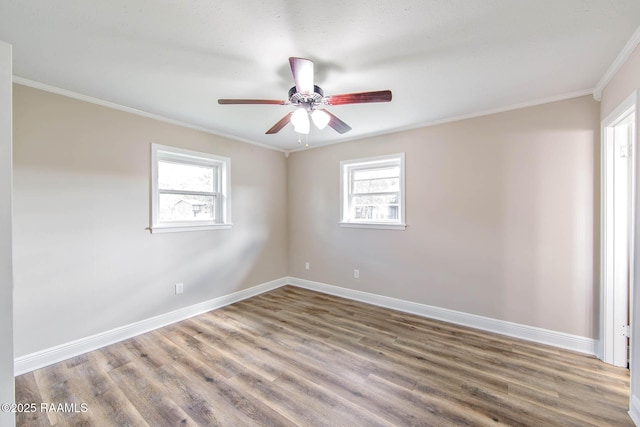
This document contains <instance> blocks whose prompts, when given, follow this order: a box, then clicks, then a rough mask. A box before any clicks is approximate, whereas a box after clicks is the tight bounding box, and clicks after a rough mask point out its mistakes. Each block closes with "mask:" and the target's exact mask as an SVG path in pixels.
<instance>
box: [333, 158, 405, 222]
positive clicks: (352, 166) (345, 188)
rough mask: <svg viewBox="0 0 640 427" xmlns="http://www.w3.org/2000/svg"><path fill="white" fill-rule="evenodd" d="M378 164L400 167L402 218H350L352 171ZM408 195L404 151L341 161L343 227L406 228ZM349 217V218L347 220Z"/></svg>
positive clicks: (400, 207)
mask: <svg viewBox="0 0 640 427" xmlns="http://www.w3.org/2000/svg"><path fill="white" fill-rule="evenodd" d="M377 165H380V166H381V167H382V166H387V165H393V166H396V165H397V166H399V167H400V177H399V178H400V182H399V187H400V191H398V193H399V195H400V203H399V209H400V218H398V220H397V221H394V220H389V221H383V222H375V221H371V222H369V221H357V220H348V219H349V217H350V213H349V211H350V209H349V204H350V199H351V176H352V175H351V173H352V172H351V171H352V170H358V169H371V168H375V167H376V166H377ZM405 206H406V195H405V154H404V152H401V153H395V154H387V155H382V156H375V157H366V158H360V159H350V160H342V161H341V162H340V216H339V218H340V220H339V224H340V226H341V227H355V228H379V229H386V230H404V229H405V228H406V212H405ZM345 219H347V220H345Z"/></svg>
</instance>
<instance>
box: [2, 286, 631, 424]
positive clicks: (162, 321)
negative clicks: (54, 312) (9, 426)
mask: <svg viewBox="0 0 640 427" xmlns="http://www.w3.org/2000/svg"><path fill="white" fill-rule="evenodd" d="M287 284H289V285H292V286H297V287H300V288H304V289H310V290H314V291H318V292H322V293H325V294H330V295H335V296H339V297H343V298H347V299H351V300H354V301H360V302H364V303H368V304H373V305H377V306H380V307H386V308H391V309H394V310H398V311H403V312H406V313H411V314H416V315H419V316H424V317H428V318H432V319H438V320H443V321H445V322H450V323H454V324H457V325H463V326H469V327H472V328H476V329H481V330H485V331H489V332H495V333H498V334H502V335H507V336H511V337H515V338H521V339H524V340H528V341H533V342H537V343H541V344H547V345H552V346H556V347H560V348H565V349H569V350H573V351H578V352H581V353H587V354H591V355H593V354H595V352H596V341H595V340H593V339H590V338H585V337H579V336H576V335H570V334H565V333H563V332H556V331H551V330H548V329H542V328H536V327H533V326H526V325H521V324H518V323H512V322H506V321H503V320H496V319H491V318H488V317H483V316H477V315H474V314H468V313H463V312H460V311H454V310H449V309H446V308H439V307H434V306H430V305H426V304H419V303H415V302H411V301H405V300H401V299H397V298H391V297H385V296H382V295H376V294H372V293H368V292H362V291H356V290H353V289H347V288H341V287H338V286H333V285H328V284H326V283H320V282H314V281H311V280H305V279H299V278H296V277H283V278H281V279H276V280H272V281H270V282H267V283H263V284H260V285H257V286H253V287H251V288H248V289H243V290H241V291H238V292H234V293H232V294H229V295H224V296H221V297H218V298H214V299H211V300H208V301H204V302H201V303H198V304H194V305H191V306H189V307H184V308H181V309H179V310H175V311H172V312H169V313H165V314H162V315H159V316H156V317H152V318H149V319H145V320H141V321H139V322H136V323H132V324H130V325H125V326H122V327H120V328H116V329H112V330H109V331H106V332H101V333H99V334H96V335H92V336H89V337H85V338H81V339H79V340H76V341H72V342H69V343H65V344H61V345H58V346H56V347H51V348H48V349H44V350H41V351H38V352H35V353H31V354H27V355H25V356H20V357H17V358H15V360H14V372H15V375H16V376H18V375H22V374H24V373H27V372H31V371H33V370H35V369H39V368H43V367H45V366H49V365H52V364H54V363H57V362H61V361H63V360H66V359H70V358H72V357H75V356H78V355H81V354H84V353H87V352H89V351H93V350H96V349H99V348H102V347H105V346H107V345H110V344H114V343H117V342H120V341H123V340H126V339H129V338H133V337H135V336H137V335H140V334H143V333H145V332H149V331H152V330H154V329H158V328H161V327H163V326H167V325H170V324H172V323H176V322H179V321H181V320H184V319H188V318H190V317H193V316H197V315H199V314H202V313H206V312H207V311H211V310H215V309H216V308H220V307H224V306H226V305H229V304H233V303H234V302H238V301H242V300H244V299H247V298H251V297H253V296H256V295H259V294H262V293H264V292H268V291H271V290H273V289H276V288H279V287H281V286H284V285H287ZM636 409H637V411H636V412H635V414H636V415H637V416H638V419H639V420H640V401H639V402H638V405H637V406H636ZM632 410H633V407H632ZM630 415H631V411H630ZM631 416H632V418H633V415H631ZM639 425H640V424H639Z"/></svg>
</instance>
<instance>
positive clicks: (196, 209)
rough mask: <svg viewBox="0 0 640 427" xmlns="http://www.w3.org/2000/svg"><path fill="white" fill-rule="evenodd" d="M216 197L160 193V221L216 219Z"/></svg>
mask: <svg viewBox="0 0 640 427" xmlns="http://www.w3.org/2000/svg"><path fill="white" fill-rule="evenodd" d="M214 207H215V197H213V196H191V195H182V194H160V222H164V221H206V220H209V221H210V220H215V219H216V218H215V209H214Z"/></svg>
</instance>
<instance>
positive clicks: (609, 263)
mask: <svg viewBox="0 0 640 427" xmlns="http://www.w3.org/2000/svg"><path fill="white" fill-rule="evenodd" d="M638 93H639V92H638V91H636V92H634V93H633V94H631V95H630V96H628V97H627V98H626V99H625V100H624V101H622V103H620V105H618V106H617V107H616V108H615V110H613V111H612V112H611V113H610V114H608V115H607V117H606V118H605V119H604V120H602V121H601V122H600V132H601V134H600V318H599V329H600V334H599V335H600V339H599V340H598V342H597V346H596V357H598V359H600V360H602V361H603V362H605V363H609V364H616V363H615V362H614V360H615V358H614V354H616V352H615V349H616V340H615V338H614V331H615V326H614V325H615V318H614V315H615V310H614V306H615V302H614V301H615V298H614V296H615V292H614V284H613V282H614V276H613V273H614V260H615V258H614V253H615V251H614V240H615V238H614V236H613V228H612V227H613V221H612V220H611V219H610V217H612V215H613V211H612V210H610V209H612V208H610V207H609V204H608V201H609V199H611V198H612V197H613V181H612V180H611V179H610V177H609V175H611V173H612V171H613V169H612V168H613V161H614V147H613V146H611V144H612V135H611V133H612V132H613V128H614V127H615V126H616V125H617V124H618V123H619V121H620V120H621V116H623V115H625V116H626V115H627V113H633V114H635V113H636V108H637V105H636V104H637V101H638ZM636 139H637V138H636ZM635 151H637V143H636V141H635V140H634V141H632V150H631V152H632V156H634V157H635V156H636V153H635ZM634 164H635V160H634ZM634 173H635V167H633V168H632V171H631V174H632V175H633V174H634ZM632 180H633V181H635V176H632ZM632 185H634V184H632ZM632 197H635V195H634V196H632ZM633 203H634V201H633V200H632V201H631V204H632V207H631V212H630V213H629V214H630V215H631V218H633V211H634V207H633ZM632 223H633V221H632ZM632 228H633V225H632ZM630 235H631V236H633V230H631V234H630ZM633 246H634V245H633V244H632V245H631V247H632V249H631V252H630V254H629V255H630V256H633V250H634V249H633ZM633 274H634V267H633V263H631V265H630V277H631V281H630V282H629V287H630V292H631V295H632V294H633V281H632V280H633ZM629 307H630V312H629V316H630V317H633V306H632V305H631V304H630V305H629ZM617 365H618V366H624V363H623V362H621V361H618V363H617Z"/></svg>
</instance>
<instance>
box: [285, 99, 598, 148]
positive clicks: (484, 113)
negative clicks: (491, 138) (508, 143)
mask: <svg viewBox="0 0 640 427" xmlns="http://www.w3.org/2000/svg"><path fill="white" fill-rule="evenodd" d="M587 95H593V89H584V90H579V91H576V92H570V93H564V94H560V95H556V96H550V97H548V98H542V99H537V100H534V101H528V102H522V103H520V104H511V105H506V106H504V107H497V108H491V109H487V110H480V111H476V112H473V113H469V114H462V115H459V116H453V117H446V118H443V119H439V120H432V121H428V122H421V123H416V124H412V125H408V126H399V127H396V128H393V129H386V130H383V131H380V132H372V133H369V134H367V135H358V136H353V137H350V138H341V139H339V140H337V141H328V142H316V143H314V144H313V145H310V146H309V147H300V148H295V149H290V150H289V152H291V153H295V152H297V151H304V150H313V149H316V148H322V147H325V146H327V145H334V144H340V143H343V142H349V141H358V140H361V139H368V138H373V137H376V136H383V135H389V134H392V133H398V132H404V131H409V130H414V129H421V128H426V127H431V126H438V125H444V124H447V123H452V122H459V121H462V120H468V119H475V118H478V117H484V116H490V115H492V114H499V113H507V112H509V111H514V110H520V109H522V108H529V107H537V106H539V105H545V104H551V103H553V102H559V101H566V100H568V99H574V98H580V97H581V96H587Z"/></svg>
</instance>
